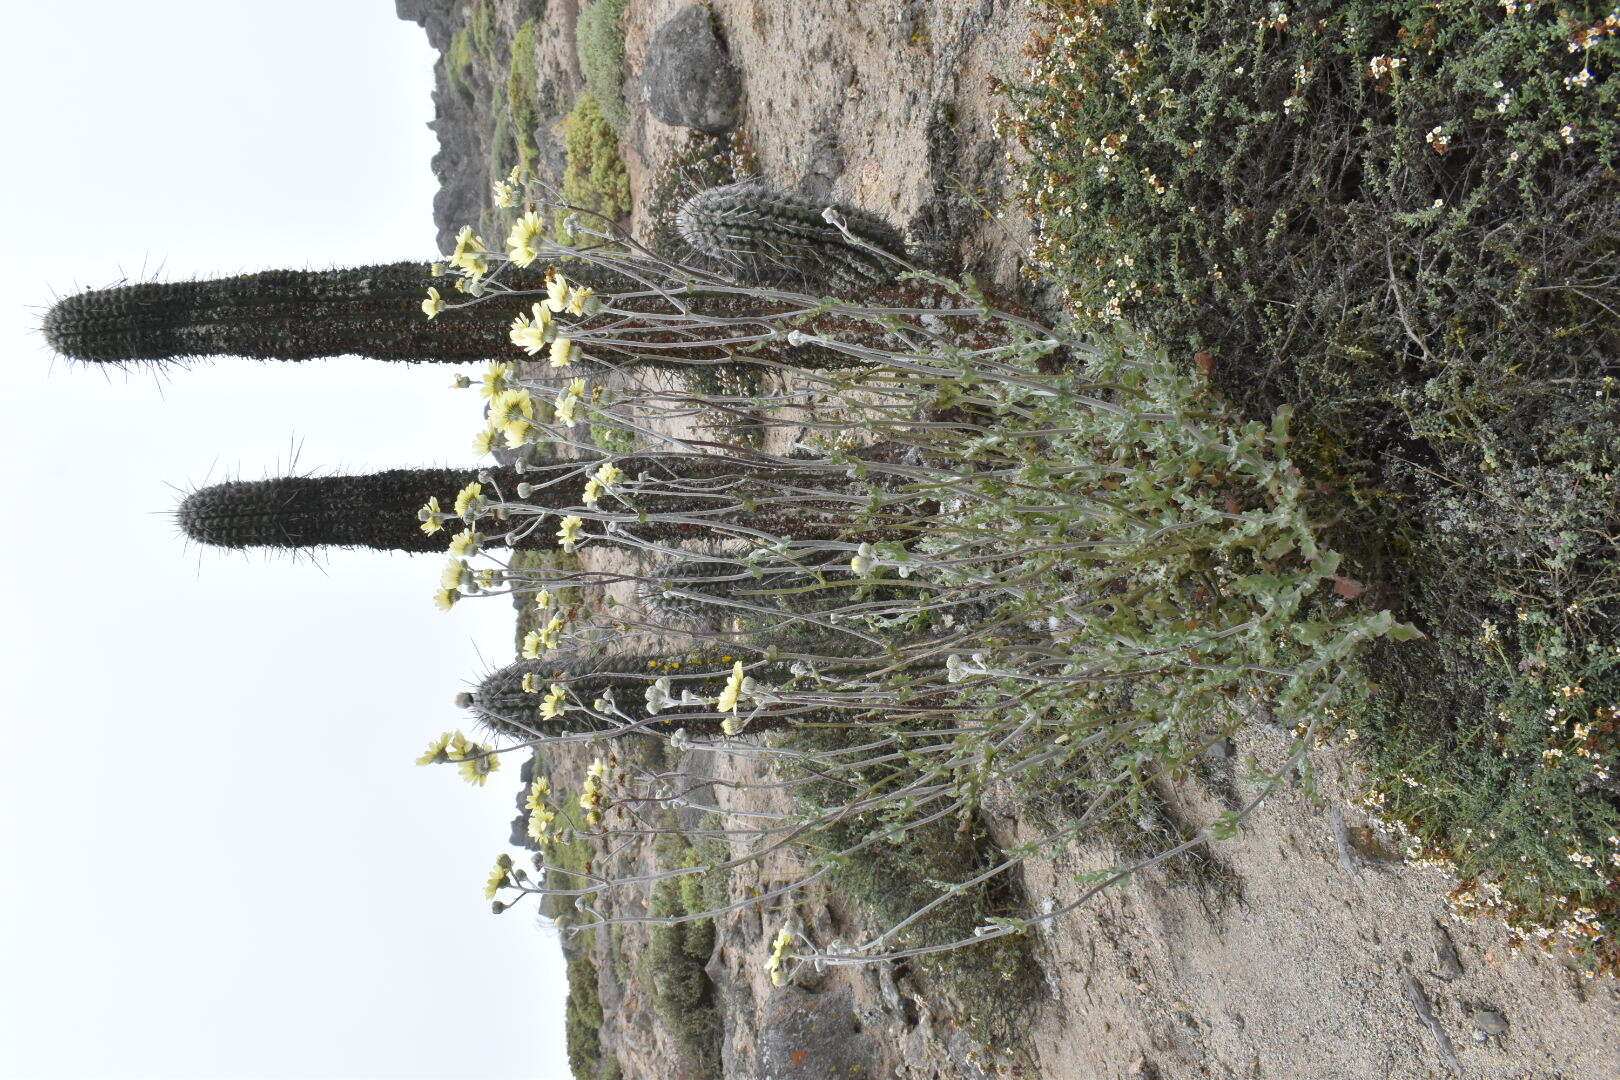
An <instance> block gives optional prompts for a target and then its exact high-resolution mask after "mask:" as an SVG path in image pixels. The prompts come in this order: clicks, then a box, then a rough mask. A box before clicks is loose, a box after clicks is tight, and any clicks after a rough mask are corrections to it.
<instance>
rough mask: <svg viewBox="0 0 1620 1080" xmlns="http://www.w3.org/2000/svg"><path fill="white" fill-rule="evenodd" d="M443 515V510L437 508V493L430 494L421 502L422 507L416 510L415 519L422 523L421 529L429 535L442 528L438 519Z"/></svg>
mask: <svg viewBox="0 0 1620 1080" xmlns="http://www.w3.org/2000/svg"><path fill="white" fill-rule="evenodd" d="M443 517H444V511H443V510H441V509H439V497H438V496H437V495H433V496H430V497H429V498H428V501H427V502H426V503H425V504H423V506H422V509H420V510H418V511H417V512H416V520H417V521H420V522H421V523H422V531H423V532H425V533H427V534H428V535H429V536H432V535H433V534H434V533H436V532H438V531H439V530H440V529H442V528H444V526H443V525H441V524H439V520H440V519H441V518H443Z"/></svg>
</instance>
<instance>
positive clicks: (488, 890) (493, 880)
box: [484, 863, 511, 900]
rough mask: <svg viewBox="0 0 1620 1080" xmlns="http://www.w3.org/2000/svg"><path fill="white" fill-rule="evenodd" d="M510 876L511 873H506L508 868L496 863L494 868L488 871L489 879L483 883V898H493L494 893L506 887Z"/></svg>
mask: <svg viewBox="0 0 1620 1080" xmlns="http://www.w3.org/2000/svg"><path fill="white" fill-rule="evenodd" d="M510 877H511V875H510V874H509V873H508V868H507V867H505V866H502V865H501V864H500V863H496V864H495V869H493V870H491V871H490V872H489V881H488V882H487V883H486V884H485V885H484V899H485V900H493V899H495V894H496V893H497V892H499V891H500V890H502V889H504V888H506V885H507V882H508V880H509V879H510Z"/></svg>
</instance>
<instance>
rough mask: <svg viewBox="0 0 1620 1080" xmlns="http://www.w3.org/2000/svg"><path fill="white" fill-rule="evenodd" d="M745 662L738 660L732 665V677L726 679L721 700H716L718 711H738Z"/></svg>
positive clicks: (716, 709)
mask: <svg viewBox="0 0 1620 1080" xmlns="http://www.w3.org/2000/svg"><path fill="white" fill-rule="evenodd" d="M742 685H743V664H742V661H741V660H738V661H737V662H736V663H735V664H733V665H732V667H731V677H730V678H728V679H726V686H725V689H724V690H721V691H720V700H719V701H717V702H715V705H714V707H715V711H716V712H729V713H734V712H736V711H737V698H738V697H740V696H741V694H742Z"/></svg>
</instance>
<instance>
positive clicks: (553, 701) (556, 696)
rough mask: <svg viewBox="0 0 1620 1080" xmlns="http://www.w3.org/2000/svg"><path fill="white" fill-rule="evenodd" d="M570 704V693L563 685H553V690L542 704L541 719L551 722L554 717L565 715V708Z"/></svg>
mask: <svg viewBox="0 0 1620 1080" xmlns="http://www.w3.org/2000/svg"><path fill="white" fill-rule="evenodd" d="M567 702H568V691H567V690H565V689H564V688H563V684H562V683H555V682H554V683H552V684H551V690H550V691H549V692H548V693H547V694H546V700H544V701H542V702H541V703H540V719H542V720H550V719H551V718H552V717H555V716H561V715H562V714H563V706H564V705H565V704H567Z"/></svg>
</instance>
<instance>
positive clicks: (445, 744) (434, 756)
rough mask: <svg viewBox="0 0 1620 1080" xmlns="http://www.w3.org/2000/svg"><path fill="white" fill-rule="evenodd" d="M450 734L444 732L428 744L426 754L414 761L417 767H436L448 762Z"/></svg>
mask: <svg viewBox="0 0 1620 1080" xmlns="http://www.w3.org/2000/svg"><path fill="white" fill-rule="evenodd" d="M450 737H451V733H450V732H448V731H447V732H445V733H444V734H443V735H440V736H439V737H438V738H437V739H434V740H433V741H432V742H430V743H428V748H427V752H426V753H425V754H423V755H422V756H421V757H419V758H417V759H416V763H417V764H418V765H438V764H440V763H441V762H445V761H449V760H450Z"/></svg>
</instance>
